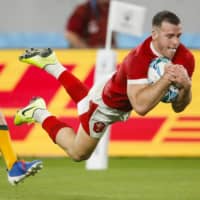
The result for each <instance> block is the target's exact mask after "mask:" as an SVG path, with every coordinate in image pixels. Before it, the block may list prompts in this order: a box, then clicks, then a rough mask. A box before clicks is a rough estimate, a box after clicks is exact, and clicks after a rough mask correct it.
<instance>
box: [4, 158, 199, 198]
mask: <svg viewBox="0 0 200 200" xmlns="http://www.w3.org/2000/svg"><path fill="white" fill-rule="evenodd" d="M26 160H29V159H26ZM42 160H43V162H44V168H43V170H42V171H41V172H40V173H39V174H37V175H36V176H34V177H29V178H28V179H26V180H25V181H24V182H23V183H21V184H19V185H17V186H11V185H9V183H8V182H7V177H6V176H7V175H6V172H5V169H4V164H3V161H2V159H1V161H0V166H1V169H0V200H46V199H47V200H199V199H200V159H199V158H110V159H109V169H108V170H104V171H87V170H85V163H84V162H81V163H75V162H73V161H71V160H70V159H68V158H42Z"/></svg>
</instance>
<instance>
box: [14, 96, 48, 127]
mask: <svg viewBox="0 0 200 200" xmlns="http://www.w3.org/2000/svg"><path fill="white" fill-rule="evenodd" d="M37 109H46V103H45V101H44V99H43V98H41V97H36V98H33V99H32V100H31V101H30V103H29V105H27V106H26V107H24V108H22V109H20V110H18V111H17V113H16V114H15V117H14V124H15V125H21V124H24V123H33V122H36V121H35V119H34V118H33V114H34V112H35V111H36V110H37Z"/></svg>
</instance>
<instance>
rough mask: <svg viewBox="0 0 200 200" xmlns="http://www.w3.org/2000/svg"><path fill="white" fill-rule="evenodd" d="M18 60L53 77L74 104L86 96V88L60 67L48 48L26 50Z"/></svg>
mask: <svg viewBox="0 0 200 200" xmlns="http://www.w3.org/2000/svg"><path fill="white" fill-rule="evenodd" d="M19 60H20V61H22V62H25V63H29V64H33V65H35V66H37V67H39V68H41V69H44V70H45V71H46V72H47V73H49V74H51V75H52V76H54V77H55V78H56V79H57V80H58V81H59V82H60V83H61V84H62V85H63V87H64V88H65V90H66V91H67V93H68V94H69V95H70V97H71V98H72V100H73V101H74V102H75V103H78V102H79V101H80V100H81V99H83V98H84V97H85V96H87V94H88V88H87V87H86V86H85V85H84V84H83V83H82V82H81V81H80V80H79V79H77V78H76V77H75V76H74V75H73V74H71V73H70V72H69V71H68V70H67V69H66V68H65V67H63V66H62V64H61V63H60V62H59V61H58V60H57V58H56V55H55V53H54V52H53V51H52V50H51V49H50V48H47V49H35V48H31V49H28V50H26V51H25V53H24V54H23V55H22V56H20V57H19Z"/></svg>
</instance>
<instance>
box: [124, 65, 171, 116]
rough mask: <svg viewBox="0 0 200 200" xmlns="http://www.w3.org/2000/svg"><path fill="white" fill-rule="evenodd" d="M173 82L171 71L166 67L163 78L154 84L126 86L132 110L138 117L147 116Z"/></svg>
mask: <svg viewBox="0 0 200 200" xmlns="http://www.w3.org/2000/svg"><path fill="white" fill-rule="evenodd" d="M173 81H174V72H173V69H172V68H171V67H166V69H165V73H164V75H163V77H162V78H161V79H159V80H158V81H157V82H156V83H154V84H128V86H127V94H128V97H129V100H130V103H131V105H132V107H133V109H134V110H135V111H136V112H137V113H138V114H139V115H145V114H147V113H148V112H149V111H150V110H151V109H153V108H154V107H155V106H156V105H157V104H158V103H159V102H160V100H161V99H162V97H163V96H164V95H165V93H166V92H167V89H168V87H169V86H170V85H171V83H172V82H173Z"/></svg>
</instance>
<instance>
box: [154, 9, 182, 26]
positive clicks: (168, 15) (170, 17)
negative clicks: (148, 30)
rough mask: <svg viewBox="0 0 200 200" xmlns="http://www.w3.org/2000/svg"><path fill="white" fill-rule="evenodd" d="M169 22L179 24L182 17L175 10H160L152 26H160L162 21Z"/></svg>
mask: <svg viewBox="0 0 200 200" xmlns="http://www.w3.org/2000/svg"><path fill="white" fill-rule="evenodd" d="M164 21H165V22H169V23H170V24H174V25H178V24H180V23H181V20H180V18H179V17H178V16H177V15H176V14H175V13H173V12H171V11H168V10H163V11H161V12H158V13H157V14H156V15H155V16H154V17H153V19H152V26H158V27H160V26H161V24H162V22H164Z"/></svg>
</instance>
